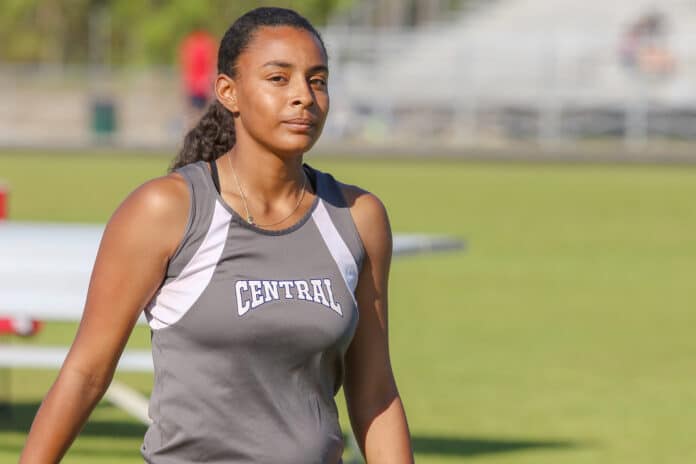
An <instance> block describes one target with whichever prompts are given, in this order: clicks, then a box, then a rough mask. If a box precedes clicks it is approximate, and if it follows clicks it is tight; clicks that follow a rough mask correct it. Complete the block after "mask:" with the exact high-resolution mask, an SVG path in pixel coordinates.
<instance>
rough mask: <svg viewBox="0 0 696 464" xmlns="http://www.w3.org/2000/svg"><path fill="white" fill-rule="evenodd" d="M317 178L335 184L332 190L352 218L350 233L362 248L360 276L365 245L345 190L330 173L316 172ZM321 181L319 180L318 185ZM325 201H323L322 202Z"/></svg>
mask: <svg viewBox="0 0 696 464" xmlns="http://www.w3.org/2000/svg"><path fill="white" fill-rule="evenodd" d="M315 173H316V174H317V176H325V182H331V183H333V186H332V187H331V188H334V189H336V193H337V194H338V195H340V196H341V200H343V205H344V206H345V208H346V212H347V213H348V217H349V218H350V221H349V222H350V226H349V227H350V232H351V233H352V234H353V235H354V236H355V240H356V241H357V242H358V245H359V246H360V250H359V252H360V256H359V257H358V258H359V260H358V262H357V263H356V264H357V265H358V275H360V271H361V270H362V265H363V262H364V261H365V244H364V243H363V241H362V237H361V236H360V232H359V231H358V226H357V225H355V219H353V213H352V212H351V210H350V205H349V204H348V201H347V200H346V196H345V195H344V194H343V188H342V187H341V185H342V184H341V182H339V181H337V180H336V178H334V176H332V175H331V174H328V173H319V172H317V171H315ZM318 182H319V181H318V180H317V183H318ZM322 201H323V200H322Z"/></svg>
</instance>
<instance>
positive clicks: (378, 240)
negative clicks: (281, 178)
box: [344, 187, 413, 464]
mask: <svg viewBox="0 0 696 464" xmlns="http://www.w3.org/2000/svg"><path fill="white" fill-rule="evenodd" d="M344 196H345V197H346V199H347V201H348V202H349V204H351V205H352V206H351V214H352V215H353V220H354V221H355V225H356V226H357V228H358V233H359V234H360V238H361V240H362V242H363V246H364V248H365V257H364V260H363V266H362V270H361V271H360V276H359V278H358V286H357V288H356V299H357V302H358V307H359V311H360V321H359V322H358V328H357V329H356V332H355V335H354V338H353V341H352V342H351V345H350V347H349V349H348V352H347V353H346V379H345V383H344V392H345V396H346V403H347V406H348V414H349V416H350V420H351V424H352V426H353V431H354V433H355V437H356V439H357V441H358V444H359V445H360V448H361V449H362V452H363V454H364V456H365V459H366V460H367V462H368V463H369V464H379V463H399V464H401V463H412V462H413V451H412V449H411V439H410V435H409V430H408V424H407V422H406V414H405V412H404V408H403V405H402V403H401V398H400V397H399V392H398V390H397V388H396V381H395V380H394V374H393V373H392V368H391V363H390V360H389V344H388V337H387V287H388V280H389V266H390V264H391V254H392V236H391V229H390V226H389V219H388V217H387V213H386V210H385V208H384V205H382V202H381V201H380V200H379V199H378V198H377V197H376V196H374V195H372V194H370V193H367V192H363V191H360V190H359V189H357V188H355V187H346V188H344Z"/></svg>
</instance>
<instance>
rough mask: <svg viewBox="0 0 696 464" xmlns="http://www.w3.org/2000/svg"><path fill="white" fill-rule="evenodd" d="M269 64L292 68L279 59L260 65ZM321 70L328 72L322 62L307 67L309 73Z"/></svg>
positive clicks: (267, 65)
mask: <svg viewBox="0 0 696 464" xmlns="http://www.w3.org/2000/svg"><path fill="white" fill-rule="evenodd" d="M270 66H276V67H279V68H293V67H294V66H293V65H292V64H291V63H288V62H287V61H281V60H272V61H269V62H267V63H264V64H263V65H262V66H261V67H262V68H265V67H270ZM321 71H323V72H325V73H328V72H329V68H328V67H327V66H326V65H323V64H318V65H315V66H312V67H311V68H309V72H310V73H316V72H321Z"/></svg>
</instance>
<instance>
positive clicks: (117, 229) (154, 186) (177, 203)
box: [107, 173, 191, 252]
mask: <svg viewBox="0 0 696 464" xmlns="http://www.w3.org/2000/svg"><path fill="white" fill-rule="evenodd" d="M190 201H191V199H190V194H189V191H188V186H187V183H186V180H185V179H184V178H183V176H182V175H181V174H179V173H171V174H168V175H166V176H162V177H157V178H154V179H151V180H148V181H146V182H144V183H143V184H142V185H140V186H139V187H137V188H136V189H135V190H133V192H131V193H130V194H129V195H128V196H127V197H126V199H125V200H123V202H122V203H121V205H120V206H119V207H118V208H117V209H116V211H115V212H114V214H113V216H112V217H111V219H110V220H109V224H108V225H107V230H111V232H113V233H116V234H117V235H119V236H121V237H133V236H141V237H142V236H150V237H157V240H158V242H159V244H160V246H163V247H164V248H165V250H166V251H167V252H173V251H174V249H176V247H177V246H178V243H179V241H180V240H181V238H182V236H183V234H184V229H185V227H186V222H187V220H188V215H189V208H190Z"/></svg>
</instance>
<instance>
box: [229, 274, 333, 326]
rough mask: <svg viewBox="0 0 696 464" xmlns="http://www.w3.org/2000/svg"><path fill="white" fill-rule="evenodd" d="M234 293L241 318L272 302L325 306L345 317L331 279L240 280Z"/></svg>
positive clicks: (235, 286)
mask: <svg viewBox="0 0 696 464" xmlns="http://www.w3.org/2000/svg"><path fill="white" fill-rule="evenodd" d="M234 292H235V294H236V296H237V312H238V313H239V315H240V316H243V315H244V314H246V313H247V312H248V311H249V310H251V309H256V308H258V307H259V306H263V305H264V304H266V303H269V302H271V301H277V300H304V301H311V302H314V303H318V304H320V305H322V306H325V307H327V308H329V309H331V310H332V311H336V312H337V313H338V314H339V315H340V316H341V317H343V312H342V311H341V305H340V304H339V303H338V302H337V301H336V300H335V299H334V295H333V291H332V290H331V280H330V279H310V280H238V281H237V282H236V283H235V284H234Z"/></svg>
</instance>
